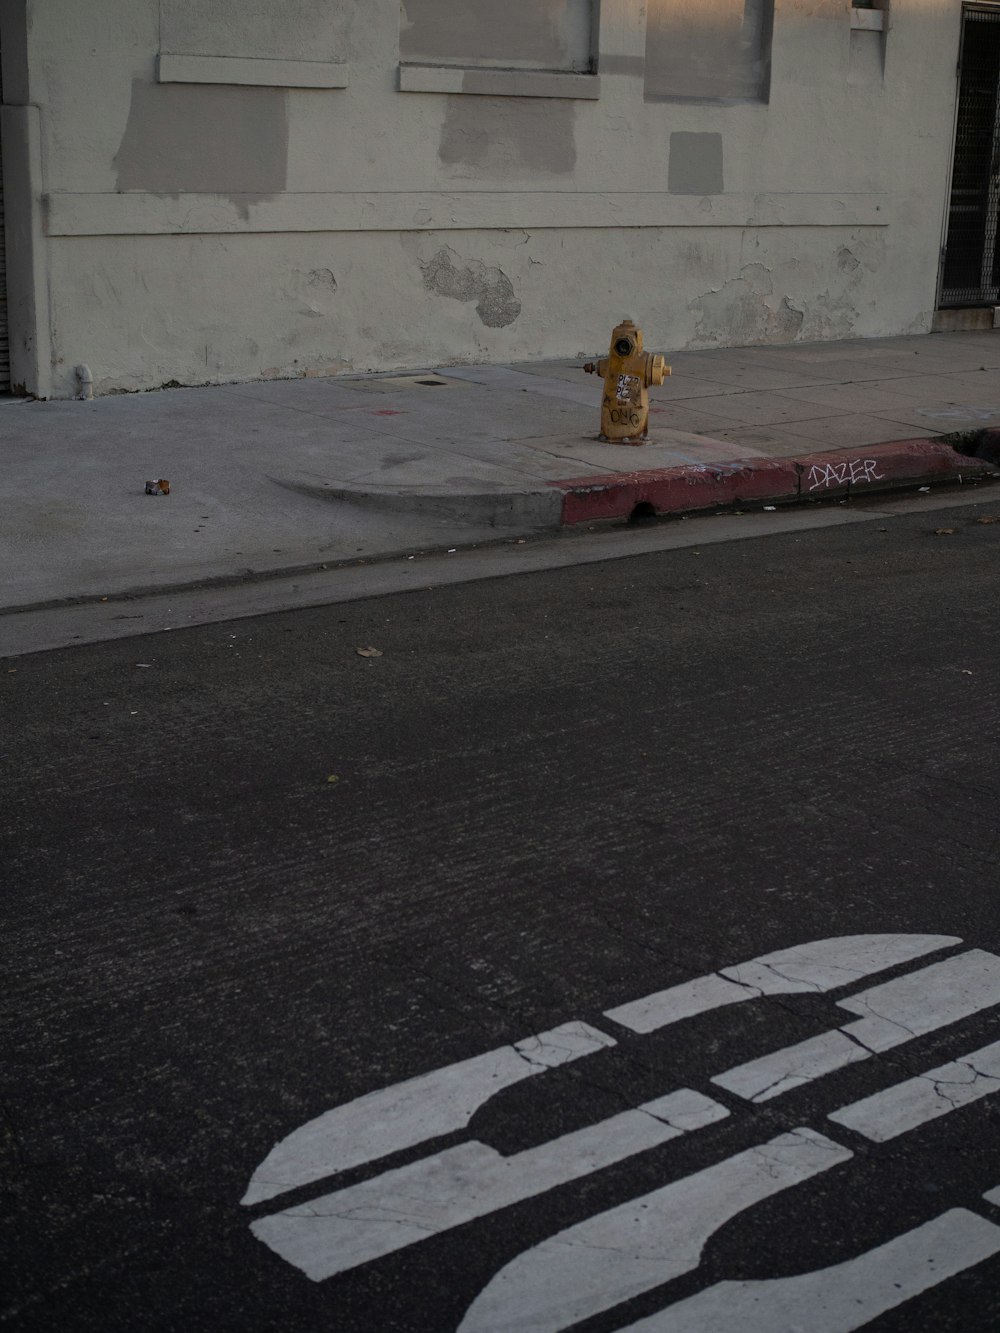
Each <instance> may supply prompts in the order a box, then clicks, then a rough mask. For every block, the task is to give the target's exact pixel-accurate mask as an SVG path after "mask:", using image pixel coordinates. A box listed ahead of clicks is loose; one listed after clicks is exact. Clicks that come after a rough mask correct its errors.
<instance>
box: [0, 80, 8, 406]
mask: <svg viewBox="0 0 1000 1333" xmlns="http://www.w3.org/2000/svg"><path fill="white" fill-rule="evenodd" d="M2 102H3V86H2V85H0V103H2ZM0 393H10V341H9V338H8V334H7V234H6V232H5V230H4V217H3V142H2V140H0Z"/></svg>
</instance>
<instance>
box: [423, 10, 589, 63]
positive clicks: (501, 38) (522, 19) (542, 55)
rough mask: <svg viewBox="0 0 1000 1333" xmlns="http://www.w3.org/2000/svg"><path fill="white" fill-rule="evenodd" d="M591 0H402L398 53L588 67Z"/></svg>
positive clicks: (428, 59)
mask: <svg viewBox="0 0 1000 1333" xmlns="http://www.w3.org/2000/svg"><path fill="white" fill-rule="evenodd" d="M592 16H593V4H592V0H506V3H504V4H502V5H501V4H497V3H496V0H462V3H461V4H456V3H455V0H403V4H402V6H401V14H400V32H399V53H400V58H401V59H402V60H405V61H409V62H411V63H413V64H427V65H486V66H495V67H501V68H503V67H507V68H530V69H554V70H586V69H589V68H590V63H591V50H592V38H591V23H592Z"/></svg>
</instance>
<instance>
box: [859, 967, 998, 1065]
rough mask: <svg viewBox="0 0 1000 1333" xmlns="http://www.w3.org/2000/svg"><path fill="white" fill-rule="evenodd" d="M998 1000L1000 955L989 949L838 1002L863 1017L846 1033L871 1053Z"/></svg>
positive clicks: (986, 1007) (914, 973)
mask: <svg viewBox="0 0 1000 1333" xmlns="http://www.w3.org/2000/svg"><path fill="white" fill-rule="evenodd" d="M995 1004H1000V958H998V957H997V956H996V954H992V953H986V952H985V951H984V950H983V949H970V950H969V952H968V953H961V954H956V955H955V956H954V957H952V958H946V959H945V960H944V961H943V962H940V963H932V964H931V965H930V967H924V968H921V969H920V971H919V972H907V974H906V975H905V976H903V977H897V978H896V980H895V981H887V982H885V983H884V984H883V985H881V986H874V987H872V989H871V990H867V991H864V992H863V993H862V994H860V995H852V996H851V997H850V998H849V999H846V1000H838V1001H837V1007H838V1009H846V1010H847V1011H848V1013H851V1014H861V1015H862V1017H861V1019H860V1020H859V1021H858V1022H857V1023H851V1024H850V1025H849V1026H848V1027H845V1028H844V1031H845V1032H846V1033H847V1034H848V1035H849V1036H852V1037H854V1039H855V1040H856V1041H859V1042H860V1043H861V1044H862V1046H867V1047H868V1049H869V1050H871V1051H888V1050H891V1049H892V1047H893V1046H899V1045H901V1044H902V1043H903V1042H905V1041H909V1040H910V1039H911V1038H912V1037H922V1036H924V1035H926V1033H928V1032H936V1031H937V1030H938V1028H943V1027H947V1026H948V1024H949V1023H957V1022H958V1021H959V1019H961V1018H968V1017H969V1016H970V1015H971V1014H977V1013H979V1012H980V1010H982V1009H989V1008H991V1007H992V1006H993V1005H995Z"/></svg>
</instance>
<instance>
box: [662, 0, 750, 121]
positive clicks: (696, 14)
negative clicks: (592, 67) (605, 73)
mask: <svg viewBox="0 0 1000 1333" xmlns="http://www.w3.org/2000/svg"><path fill="white" fill-rule="evenodd" d="M773 21H774V0H698V2H697V4H692V3H691V0H653V3H651V4H650V7H649V12H648V17H647V23H646V83H645V96H646V100H647V101H664V100H668V101H673V100H680V101H700V102H704V101H708V102H712V101H723V102H728V101H737V102H746V101H766V100H767V95H768V87H769V83H770V67H771V31H772V27H773Z"/></svg>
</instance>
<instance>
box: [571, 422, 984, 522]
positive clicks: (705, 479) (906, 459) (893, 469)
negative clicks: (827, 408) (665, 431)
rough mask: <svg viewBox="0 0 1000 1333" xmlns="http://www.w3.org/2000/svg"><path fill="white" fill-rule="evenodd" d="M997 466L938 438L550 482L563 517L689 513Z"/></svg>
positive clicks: (937, 477)
mask: <svg viewBox="0 0 1000 1333" xmlns="http://www.w3.org/2000/svg"><path fill="white" fill-rule="evenodd" d="M996 472H997V469H996V468H994V467H993V466H992V465H991V464H990V463H987V462H984V461H983V460H982V459H979V458H968V457H966V456H965V455H964V454H960V453H957V452H956V451H955V450H954V449H953V448H952V447H951V445H948V444H944V443H942V442H941V441H940V440H896V441H893V442H892V443H891V444H875V445H870V446H869V447H868V448H866V449H832V450H823V451H822V452H819V453H812V454H802V455H801V456H800V457H797V458H762V459H747V460H746V461H744V462H740V463H708V464H686V465H684V466H682V467H671V468H650V469H648V470H647V471H635V472H613V473H610V474H607V475H602V476H594V477H574V478H572V479H570V480H569V481H553V482H550V483H549V485H550V486H553V487H555V488H556V489H557V490H561V491H562V492H563V510H562V522H563V524H564V525H565V524H574V523H588V522H589V523H593V522H595V521H597V520H601V519H610V518H628V517H629V516H630V515H631V514H632V513H633V511H634V510H635V508H636V506H637V505H649V506H651V507H652V509H653V510H654V511H655V512H656V513H657V514H685V513H691V512H693V511H695V510H699V509H712V508H717V507H718V506H720V505H733V504H743V503H747V502H749V501H766V500H782V501H784V502H786V503H788V502H789V501H793V500H807V499H814V500H816V499H825V498H827V497H828V496H836V495H847V494H851V495H853V494H855V493H856V492H862V491H871V490H881V489H885V488H886V487H889V486H898V485H914V484H916V483H917V482H922V481H942V480H945V479H947V478H954V479H956V480H957V479H958V478H959V477H963V476H964V477H970V478H971V477H982V476H995V475H996Z"/></svg>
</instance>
